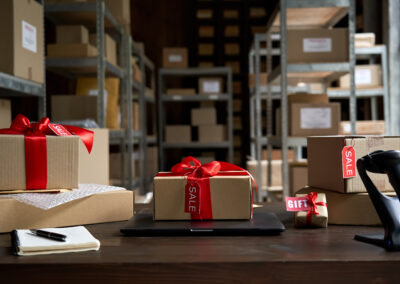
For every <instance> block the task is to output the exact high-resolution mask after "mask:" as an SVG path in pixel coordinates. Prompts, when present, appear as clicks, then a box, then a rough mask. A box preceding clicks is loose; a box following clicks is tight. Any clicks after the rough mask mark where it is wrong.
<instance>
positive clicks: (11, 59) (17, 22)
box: [0, 0, 44, 83]
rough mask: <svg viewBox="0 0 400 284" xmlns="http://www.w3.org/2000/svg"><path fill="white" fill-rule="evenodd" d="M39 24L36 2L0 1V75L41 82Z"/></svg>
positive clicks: (42, 19) (42, 59) (41, 20)
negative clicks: (1, 73) (2, 73)
mask: <svg viewBox="0 0 400 284" xmlns="http://www.w3.org/2000/svg"><path fill="white" fill-rule="evenodd" d="M43 21H44V17H43V6H42V5H40V4H39V3H38V2H37V1H31V0H8V1H0V34H1V42H0V54H1V56H0V72H4V73H7V74H10V75H13V76H16V77H19V78H22V79H26V80H31V81H35V82H38V83H43V82H44V66H43V64H44V58H43V55H44V51H43V41H44V39H43V38H44V35H43V26H44V23H43Z"/></svg>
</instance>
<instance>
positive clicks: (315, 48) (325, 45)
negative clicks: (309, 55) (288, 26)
mask: <svg viewBox="0 0 400 284" xmlns="http://www.w3.org/2000/svg"><path fill="white" fill-rule="evenodd" d="M303 52H332V39H331V38H329V37H326V38H325V37H324V38H303Z"/></svg>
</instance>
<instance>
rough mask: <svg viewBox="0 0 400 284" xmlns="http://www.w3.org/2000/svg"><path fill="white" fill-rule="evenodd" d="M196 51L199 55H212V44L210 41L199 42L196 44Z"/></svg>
mask: <svg viewBox="0 0 400 284" xmlns="http://www.w3.org/2000/svg"><path fill="white" fill-rule="evenodd" d="M197 51H198V54H199V55H213V54H214V44H212V43H199V44H198V45H197Z"/></svg>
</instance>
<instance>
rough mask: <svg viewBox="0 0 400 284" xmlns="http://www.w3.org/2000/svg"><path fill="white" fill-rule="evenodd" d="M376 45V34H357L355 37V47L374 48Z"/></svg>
mask: <svg viewBox="0 0 400 284" xmlns="http://www.w3.org/2000/svg"><path fill="white" fill-rule="evenodd" d="M374 45H375V34H374V33H357V34H355V35H354V47H355V48H360V47H372V46H374Z"/></svg>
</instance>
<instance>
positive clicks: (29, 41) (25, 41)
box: [22, 21, 37, 53]
mask: <svg viewBox="0 0 400 284" xmlns="http://www.w3.org/2000/svg"><path fill="white" fill-rule="evenodd" d="M22 47H23V48H25V49H27V50H30V51H32V52H35V53H36V51H37V40H36V27H35V26H32V25H31V24H29V23H27V22H25V21H22Z"/></svg>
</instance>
